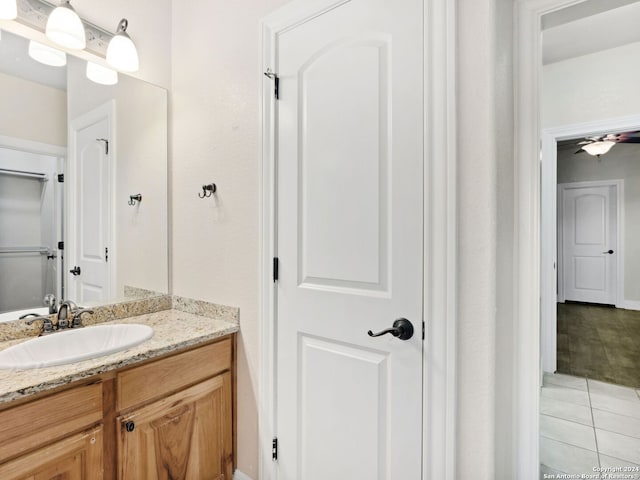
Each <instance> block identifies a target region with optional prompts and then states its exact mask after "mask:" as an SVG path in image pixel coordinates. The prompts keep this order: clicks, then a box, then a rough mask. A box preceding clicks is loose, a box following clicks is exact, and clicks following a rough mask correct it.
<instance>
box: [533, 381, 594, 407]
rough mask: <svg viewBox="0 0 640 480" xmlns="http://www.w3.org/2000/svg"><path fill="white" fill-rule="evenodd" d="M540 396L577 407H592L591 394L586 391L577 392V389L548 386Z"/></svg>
mask: <svg viewBox="0 0 640 480" xmlns="http://www.w3.org/2000/svg"><path fill="white" fill-rule="evenodd" d="M540 395H542V396H543V397H546V398H552V399H554V400H560V401H563V402H568V403H575V404H577V405H586V406H587V407H588V406H590V403H589V394H588V393H587V392H586V391H581V390H577V389H575V388H566V387H560V386H557V385H548V386H546V387H542V390H541V391H540Z"/></svg>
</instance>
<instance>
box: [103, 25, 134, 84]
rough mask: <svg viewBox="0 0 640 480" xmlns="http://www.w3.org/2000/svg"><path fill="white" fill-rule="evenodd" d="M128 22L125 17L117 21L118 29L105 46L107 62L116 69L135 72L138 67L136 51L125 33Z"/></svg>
mask: <svg viewBox="0 0 640 480" xmlns="http://www.w3.org/2000/svg"><path fill="white" fill-rule="evenodd" d="M128 25H129V22H128V21H127V19H126V18H123V19H122V20H120V23H118V31H116V34H115V35H114V36H113V38H112V39H111V41H110V42H109V46H108V47H107V63H108V64H109V65H111V66H112V67H113V68H115V69H116V70H120V71H123V72H137V71H138V68H139V61H138V51H137V50H136V46H135V45H134V44H133V42H132V41H131V37H129V34H128V33H127V26H128Z"/></svg>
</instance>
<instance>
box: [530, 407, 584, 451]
mask: <svg viewBox="0 0 640 480" xmlns="http://www.w3.org/2000/svg"><path fill="white" fill-rule="evenodd" d="M540 435H541V436H543V437H546V438H550V439H552V440H557V441H559V442H564V443H568V444H569V445H575V446H576V447H580V448H585V449H587V450H593V451H594V452H595V451H596V438H595V435H594V433H593V428H592V427H588V426H586V425H582V424H580V423H576V422H570V421H568V420H563V419H561V418H556V417H550V416H548V415H540Z"/></svg>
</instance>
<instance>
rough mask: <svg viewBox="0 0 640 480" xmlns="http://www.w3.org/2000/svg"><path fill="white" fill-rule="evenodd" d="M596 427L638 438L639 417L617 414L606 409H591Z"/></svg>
mask: <svg viewBox="0 0 640 480" xmlns="http://www.w3.org/2000/svg"><path fill="white" fill-rule="evenodd" d="M593 421H594V423H595V426H596V428H600V429H602V430H608V431H610V432H615V433H621V434H623V435H628V436H630V437H636V438H640V419H639V418H633V417H627V416H624V415H619V414H617V413H613V412H607V411H606V410H598V409H595V408H594V409H593Z"/></svg>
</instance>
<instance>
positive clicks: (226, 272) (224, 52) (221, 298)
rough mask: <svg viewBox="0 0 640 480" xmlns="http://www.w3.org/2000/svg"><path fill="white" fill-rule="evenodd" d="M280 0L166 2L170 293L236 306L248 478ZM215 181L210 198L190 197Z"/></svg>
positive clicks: (252, 459)
mask: <svg viewBox="0 0 640 480" xmlns="http://www.w3.org/2000/svg"><path fill="white" fill-rule="evenodd" d="M283 3H285V0H240V1H236V2H227V1H223V0H192V1H191V2H189V8H185V6H184V4H183V3H181V2H174V3H173V26H172V28H173V45H172V48H173V54H172V58H173V78H172V102H171V111H172V136H171V139H172V140H171V143H172V159H173V160H172V169H173V175H172V177H173V186H172V195H173V202H172V208H173V214H172V219H173V220H172V221H173V239H172V241H173V248H172V252H173V267H172V268H173V293H175V294H177V295H183V296H186V297H195V298H200V299H204V300H208V301H212V302H217V303H222V304H227V305H233V306H237V307H240V328H241V332H240V336H239V341H238V468H239V469H240V470H242V471H243V472H244V473H246V474H247V475H249V476H250V477H251V478H257V477H258V417H257V393H258V373H259V368H258V367H259V365H258V361H259V358H258V356H259V351H258V266H259V265H258V240H259V239H258V219H259V208H260V207H259V196H258V190H259V175H260V155H259V144H258V133H259V127H258V92H259V85H260V84H261V83H260V82H262V78H263V76H262V73H261V72H260V71H259V69H258V65H259V62H258V60H259V53H260V46H259V30H258V21H259V19H260V18H261V17H263V16H265V15H266V14H267V13H269V12H271V11H272V10H274V9H275V8H277V7H278V6H279V5H281V4H283ZM212 181H213V182H215V183H216V184H217V186H218V193H217V194H216V198H215V199H213V198H207V199H203V200H200V199H199V198H197V196H196V193H197V192H198V189H199V188H200V186H201V185H202V184H203V183H209V182H212Z"/></svg>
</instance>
